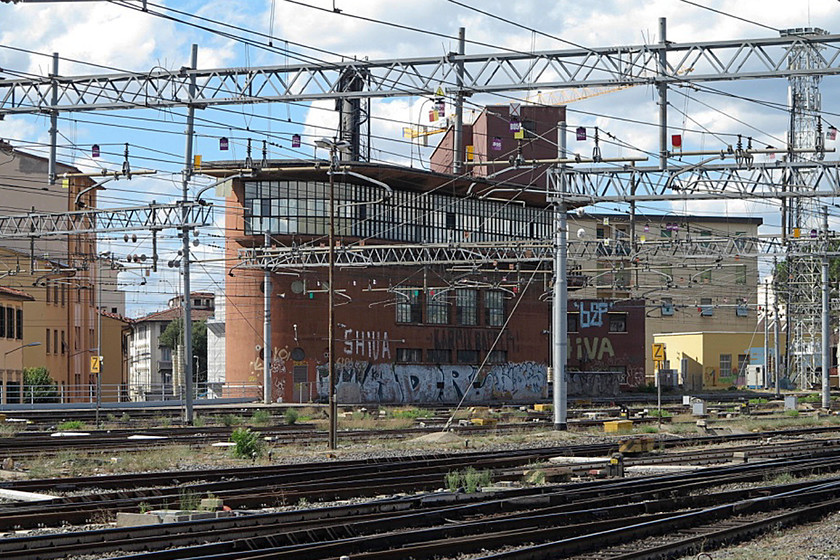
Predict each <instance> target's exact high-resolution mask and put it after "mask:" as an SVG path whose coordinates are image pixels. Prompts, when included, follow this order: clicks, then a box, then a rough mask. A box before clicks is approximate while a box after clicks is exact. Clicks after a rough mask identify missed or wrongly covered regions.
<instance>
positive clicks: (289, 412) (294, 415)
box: [283, 408, 300, 426]
mask: <svg viewBox="0 0 840 560" xmlns="http://www.w3.org/2000/svg"><path fill="white" fill-rule="evenodd" d="M283 416H284V417H285V419H286V424H288V425H290V426H291V425H292V424H294V423H295V422H297V421H298V418H299V417H300V415H299V414H298V411H297V410H295V409H294V408H287V409H286V412H285V414H284V415H283Z"/></svg>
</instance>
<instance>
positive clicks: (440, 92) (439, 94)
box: [435, 86, 443, 97]
mask: <svg viewBox="0 0 840 560" xmlns="http://www.w3.org/2000/svg"><path fill="white" fill-rule="evenodd" d="M435 95H437V96H438V97H443V88H442V87H440V86H438V88H437V91H436V92H435Z"/></svg>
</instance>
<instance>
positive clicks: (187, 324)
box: [181, 45, 198, 424]
mask: <svg viewBox="0 0 840 560" xmlns="http://www.w3.org/2000/svg"><path fill="white" fill-rule="evenodd" d="M197 65H198V45H193V46H192V56H191V57H190V69H191V70H195V69H196V66H197ZM189 95H190V104H189V105H188V106H187V130H186V136H187V145H186V149H185V150H184V173H183V181H182V183H181V186H182V203H183V204H184V209H183V212H184V224H186V223H187V216H188V215H187V212H188V210H187V203H188V202H189V195H190V193H189V185H190V177H192V171H193V133H194V121H195V105H193V104H192V100H193V98H194V97H195V75H193V76H192V77H191V79H190V85H189ZM181 236H182V241H183V244H182V252H183V255H182V256H181V257H182V263H183V267H184V352H183V357H184V378H185V382H186V394H185V395H184V407H185V417H184V421H185V422H186V423H187V424H192V423H193V378H192V376H193V367H192V360H191V359H190V358H189V356H192V297H191V296H190V228H189V227H187V226H186V225H185V226H184V227H183V228H182V229H181Z"/></svg>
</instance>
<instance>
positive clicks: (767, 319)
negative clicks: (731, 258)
mask: <svg viewBox="0 0 840 560" xmlns="http://www.w3.org/2000/svg"><path fill="white" fill-rule="evenodd" d="M769 336H770V285H769V283H768V281H767V278H765V279H764V366H763V367H764V379H763V383H762V385H764V388H765V389H768V388H770V342H769V340H768V337H769Z"/></svg>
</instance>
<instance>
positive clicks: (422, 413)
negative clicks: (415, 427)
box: [391, 408, 433, 420]
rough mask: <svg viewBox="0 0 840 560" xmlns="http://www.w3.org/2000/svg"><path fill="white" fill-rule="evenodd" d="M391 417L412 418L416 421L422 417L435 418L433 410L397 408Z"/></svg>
mask: <svg viewBox="0 0 840 560" xmlns="http://www.w3.org/2000/svg"><path fill="white" fill-rule="evenodd" d="M391 416H392V417H393V418H410V419H412V420H414V419H417V418H421V417H423V418H425V417H427V416H433V413H432V411H431V410H426V409H424V408H396V409H394V410H392V411H391Z"/></svg>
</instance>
